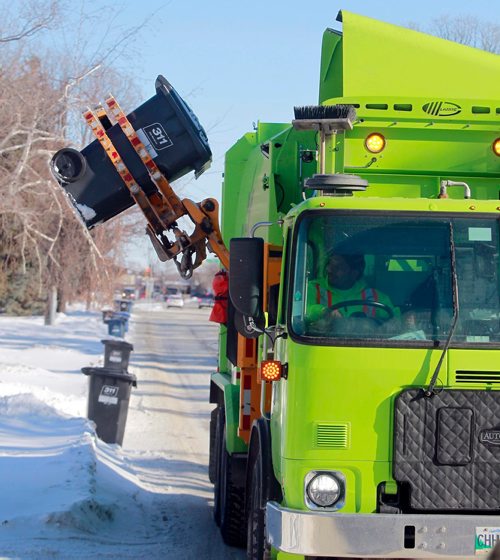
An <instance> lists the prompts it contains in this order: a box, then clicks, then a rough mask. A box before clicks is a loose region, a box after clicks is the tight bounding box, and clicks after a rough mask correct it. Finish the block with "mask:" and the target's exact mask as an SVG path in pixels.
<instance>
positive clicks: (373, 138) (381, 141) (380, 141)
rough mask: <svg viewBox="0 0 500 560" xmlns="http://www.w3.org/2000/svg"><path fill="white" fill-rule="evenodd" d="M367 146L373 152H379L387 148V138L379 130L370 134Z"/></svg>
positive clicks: (366, 142)
mask: <svg viewBox="0 0 500 560" xmlns="http://www.w3.org/2000/svg"><path fill="white" fill-rule="evenodd" d="M365 147H366V149H367V150H368V151H369V152H371V153H372V154H379V153H380V152H381V151H382V150H383V149H384V148H385V138H384V137H383V136H382V134H379V133H378V132H374V133H373V134H369V135H368V136H367V137H366V140H365Z"/></svg>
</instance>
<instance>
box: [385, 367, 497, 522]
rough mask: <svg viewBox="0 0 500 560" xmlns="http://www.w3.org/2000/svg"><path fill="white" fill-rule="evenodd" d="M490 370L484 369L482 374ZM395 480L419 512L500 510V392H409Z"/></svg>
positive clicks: (399, 421) (402, 407) (401, 406)
mask: <svg viewBox="0 0 500 560" xmlns="http://www.w3.org/2000/svg"><path fill="white" fill-rule="evenodd" d="M481 374H484V372H481ZM393 475H394V479H395V480H396V481H398V482H402V483H405V484H406V485H407V486H408V487H409V489H410V494H409V500H410V501H409V505H410V507H411V508H412V509H414V510H429V511H430V510H441V511H446V510H448V511H452V510H461V511H465V510H470V511H474V510H483V511H488V510H490V511H496V512H498V511H499V510H500V391H488V390H475V391H474V390H450V389H443V390H441V391H440V392H438V393H436V394H435V395H433V396H432V397H430V398H427V397H425V396H424V393H423V391H422V390H421V389H407V390H405V391H403V392H402V393H401V394H400V395H399V396H398V398H397V399H396V402H395V416H394V463H393Z"/></svg>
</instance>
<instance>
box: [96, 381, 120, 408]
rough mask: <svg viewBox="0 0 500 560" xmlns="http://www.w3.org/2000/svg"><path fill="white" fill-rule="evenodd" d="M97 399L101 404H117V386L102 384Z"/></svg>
mask: <svg viewBox="0 0 500 560" xmlns="http://www.w3.org/2000/svg"><path fill="white" fill-rule="evenodd" d="M97 400H98V401H99V402H100V403H102V404H118V387H113V386H112V385H103V386H102V389H101V393H100V395H99V398H98V399H97Z"/></svg>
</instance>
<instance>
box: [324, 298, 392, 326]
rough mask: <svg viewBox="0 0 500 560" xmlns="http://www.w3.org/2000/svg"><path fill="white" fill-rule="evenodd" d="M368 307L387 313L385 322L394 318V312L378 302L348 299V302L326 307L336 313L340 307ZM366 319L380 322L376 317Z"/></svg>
mask: <svg viewBox="0 0 500 560" xmlns="http://www.w3.org/2000/svg"><path fill="white" fill-rule="evenodd" d="M360 305H361V306H363V307H364V306H365V305H366V306H368V307H374V308H375V309H380V310H382V311H385V312H386V313H387V318H386V319H385V320H386V321H387V320H389V319H392V318H393V317H394V311H393V310H392V309H391V308H390V307H389V306H388V305H386V304H385V303H380V301H370V300H365V299H350V300H346V301H339V302H338V303H335V304H334V305H330V306H329V307H328V311H336V310H337V309H340V308H341V307H354V306H360ZM367 318H368V319H375V320H376V321H378V320H380V319H379V318H378V317H369V316H367Z"/></svg>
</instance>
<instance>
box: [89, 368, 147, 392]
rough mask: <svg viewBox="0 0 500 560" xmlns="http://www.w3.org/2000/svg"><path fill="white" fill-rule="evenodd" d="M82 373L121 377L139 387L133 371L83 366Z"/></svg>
mask: <svg viewBox="0 0 500 560" xmlns="http://www.w3.org/2000/svg"><path fill="white" fill-rule="evenodd" d="M82 373H83V374H84V375H99V376H101V377H113V378H115V379H120V380H122V381H128V382H129V383H132V384H133V385H134V387H137V377H136V376H135V375H134V374H133V373H128V372H120V371H117V370H114V369H110V368H105V367H82Z"/></svg>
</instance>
